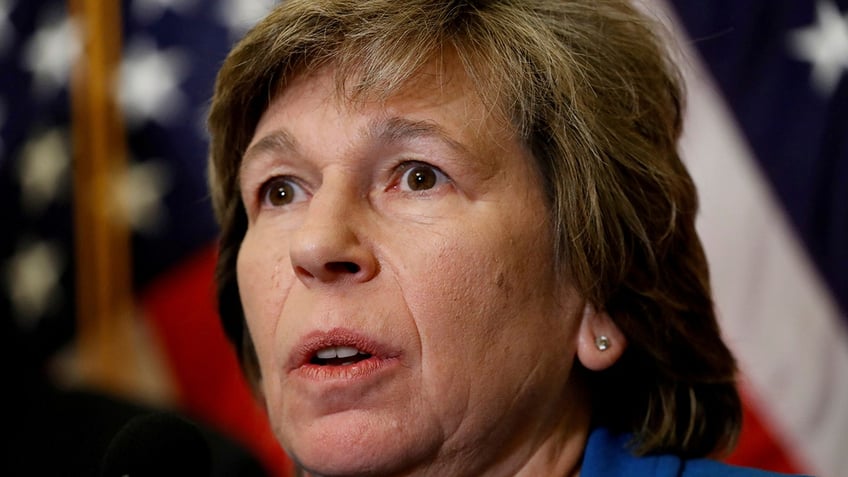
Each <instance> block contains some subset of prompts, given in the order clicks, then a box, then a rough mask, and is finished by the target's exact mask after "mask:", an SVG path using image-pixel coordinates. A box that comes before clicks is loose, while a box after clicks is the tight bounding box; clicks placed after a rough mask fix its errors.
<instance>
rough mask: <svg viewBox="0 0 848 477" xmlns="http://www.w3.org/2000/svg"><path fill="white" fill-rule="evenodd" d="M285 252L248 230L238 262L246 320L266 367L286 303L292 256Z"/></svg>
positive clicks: (239, 282) (260, 358)
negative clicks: (287, 281)
mask: <svg viewBox="0 0 848 477" xmlns="http://www.w3.org/2000/svg"><path fill="white" fill-rule="evenodd" d="M281 250H282V249H281V247H279V246H278V245H275V244H274V243H271V242H270V241H267V240H263V236H262V235H261V234H259V233H256V232H252V231H251V230H248V233H247V234H246V235H245V238H244V241H243V242H242V245H241V247H240V249H239V254H238V259H237V262H236V276H237V279H238V285H239V296H240V297H241V303H242V308H243V309H244V316H245V320H246V321H247V327H248V331H249V332H250V336H251V338H252V339H253V342H254V345H255V346H256V352H257V355H258V357H259V361H260V365H262V366H263V368H264V367H265V365H266V363H265V361H266V360H267V359H269V358H270V349H271V343H272V342H273V338H274V333H275V329H276V326H277V322H278V320H277V317H278V315H279V312H280V309H281V308H282V306H283V303H284V301H285V299H284V295H285V294H284V293H283V292H282V290H283V289H284V284H283V281H284V278H283V277H284V276H285V273H284V270H285V269H286V268H285V267H286V266H287V265H288V256H287V254H284V253H282V252H281ZM289 268H290V267H289Z"/></svg>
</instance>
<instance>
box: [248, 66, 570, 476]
mask: <svg viewBox="0 0 848 477" xmlns="http://www.w3.org/2000/svg"><path fill="white" fill-rule="evenodd" d="M434 75H435V73H434ZM433 77H434V76H432V75H431V76H429V77H425V79H426V81H421V82H420V84H417V85H414V86H413V87H411V88H409V89H408V90H407V92H406V93H405V94H403V95H399V96H397V97H395V98H393V99H392V100H390V101H387V102H384V103H379V104H378V103H373V104H371V103H369V104H365V105H362V104H359V105H356V106H352V105H350V104H344V103H342V102H341V101H340V100H338V99H337V96H336V95H335V89H334V88H335V84H334V82H333V79H332V71H322V72H319V73H318V74H314V75H311V76H300V77H297V78H295V79H294V81H293V82H292V83H291V84H290V85H289V86H288V87H287V88H286V89H285V91H284V92H283V93H282V94H280V95H278V96H277V97H276V98H275V99H274V100H273V101H272V103H271V105H270V106H269V108H268V109H267V110H266V111H265V113H264V115H263V116H262V118H261V120H260V122H259V125H258V126H257V128H256V132H255V135H254V137H253V139H252V141H251V145H250V147H249V148H248V151H247V153H246V154H245V157H244V160H243V164H242V168H241V175H240V186H241V190H242V200H243V201H244V205H245V209H246V211H247V215H248V218H249V225H248V229H247V234H246V236H245V238H244V242H243V244H242V246H241V249H240V252H239V257H238V265H237V267H238V268H237V271H238V284H239V289H240V293H241V299H242V304H243V306H244V311H245V316H246V318H247V324H248V328H249V331H250V335H251V337H252V339H253V341H254V344H255V347H256V352H257V355H258V357H259V363H260V368H261V371H262V381H261V383H260V387H261V390H262V392H263V394H264V398H265V403H266V405H267V409H268V413H269V418H270V420H271V423H272V426H273V428H274V430H275V433H276V435H277V437H278V438H279V440H280V442H281V443H282V444H283V446H284V447H285V449H286V450H287V451H288V452H289V453H290V454H291V455H292V456H293V458H294V459H295V460H296V461H298V462H299V463H300V464H302V465H303V466H304V467H306V468H307V469H309V470H312V471H313V472H316V473H319V474H330V475H332V474H337V473H338V474H353V473H357V472H373V473H374V474H380V473H392V472H400V471H410V470H421V471H423V472H422V474H423V473H430V474H433V475H459V474H460V473H461V472H465V471H471V472H477V471H481V469H483V467H484V466H486V465H489V464H493V463H497V464H499V465H506V466H509V465H511V464H510V463H511V462H512V461H513V460H515V461H516V462H517V461H519V460H521V459H522V458H524V459H526V458H527V457H528V455H527V454H529V453H530V452H532V451H531V450H530V447H532V444H533V443H534V442H537V441H539V440H540V439H542V436H543V435H545V434H546V433H550V432H551V431H552V428H553V427H555V426H559V425H560V424H561V423H562V420H563V419H564V417H563V416H567V415H571V414H570V413H569V412H567V411H569V410H574V409H575V408H576V407H578V406H579V403H577V402H576V401H575V400H574V398H573V397H572V395H571V394H570V392H571V390H572V389H573V387H574V384H573V383H572V382H570V381H569V375H570V371H571V366H572V362H573V360H574V354H575V348H576V340H577V338H576V336H577V330H578V327H579V322H580V317H581V316H582V313H583V309H584V307H583V302H582V300H581V299H580V298H579V297H578V296H577V294H576V293H575V292H574V291H573V289H572V288H571V287H570V286H569V285H568V284H567V283H563V281H562V280H559V279H558V278H557V277H556V276H555V272H554V264H553V254H552V250H553V246H552V238H551V231H550V229H551V227H550V224H549V222H548V220H547V217H548V216H547V211H546V205H545V200H544V194H543V189H542V186H541V180H540V177H539V175H538V172H537V171H536V169H535V167H534V165H533V164H534V162H533V159H532V157H531V155H530V153H529V152H528V151H527V150H526V149H525V148H524V147H523V146H522V145H521V144H520V142H519V141H518V140H517V138H516V137H515V136H514V134H513V133H512V131H511V130H510V128H508V127H505V125H504V123H502V122H501V121H498V120H497V119H496V117H493V116H492V115H488V114H486V113H487V111H486V109H485V108H484V107H483V105H482V104H481V103H480V102H479V101H478V99H477V98H476V96H475V95H474V94H473V93H472V92H471V90H470V88H468V87H467V83H466V80H465V79H464V78H463V77H460V76H456V77H453V78H451V79H444V80H443V81H442V82H440V81H434V80H433ZM475 469H476V470H475Z"/></svg>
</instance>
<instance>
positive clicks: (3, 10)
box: [0, 0, 15, 56]
mask: <svg viewBox="0 0 848 477" xmlns="http://www.w3.org/2000/svg"><path fill="white" fill-rule="evenodd" d="M11 11H12V6H11V5H10V3H9V1H8V0H0V56H2V55H3V54H4V53H6V50H8V49H9V46H10V45H11V44H12V41H13V40H14V38H15V28H14V26H12V22H11V21H9V12H11Z"/></svg>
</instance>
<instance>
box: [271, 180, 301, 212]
mask: <svg viewBox="0 0 848 477" xmlns="http://www.w3.org/2000/svg"><path fill="white" fill-rule="evenodd" d="M305 199H306V191H304V190H303V188H302V187H301V186H300V185H299V184H298V183H297V182H295V181H294V180H293V179H292V178H291V177H288V176H278V177H272V178H271V179H268V180H267V181H266V182H265V183H264V184H262V187H261V188H260V189H259V201H260V203H261V204H262V206H263V207H272V208H275V207H285V206H287V205H291V204H294V203H297V202H301V201H303V200H305Z"/></svg>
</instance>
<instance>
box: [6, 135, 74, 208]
mask: <svg viewBox="0 0 848 477" xmlns="http://www.w3.org/2000/svg"><path fill="white" fill-rule="evenodd" d="M69 147H70V146H69V145H68V141H67V139H66V137H65V133H64V132H63V131H62V130H60V129H51V130H49V131H47V132H45V133H43V134H41V135H40V136H38V137H35V138H33V139H31V140H30V141H29V142H28V143H27V144H26V146H24V150H23V153H22V155H21V158H20V161H18V162H17V168H18V175H19V178H18V180H19V182H20V184H21V204H22V206H23V208H24V210H25V211H26V212H28V213H29V214H31V215H39V214H41V213H42V212H43V211H44V209H45V208H46V207H47V206H48V205H50V203H51V202H53V201H54V200H56V198H57V197H58V196H59V195H60V194H64V193H65V192H66V191H67V179H68V169H69V168H70V167H69V166H70V163H71V158H70V153H69Z"/></svg>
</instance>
